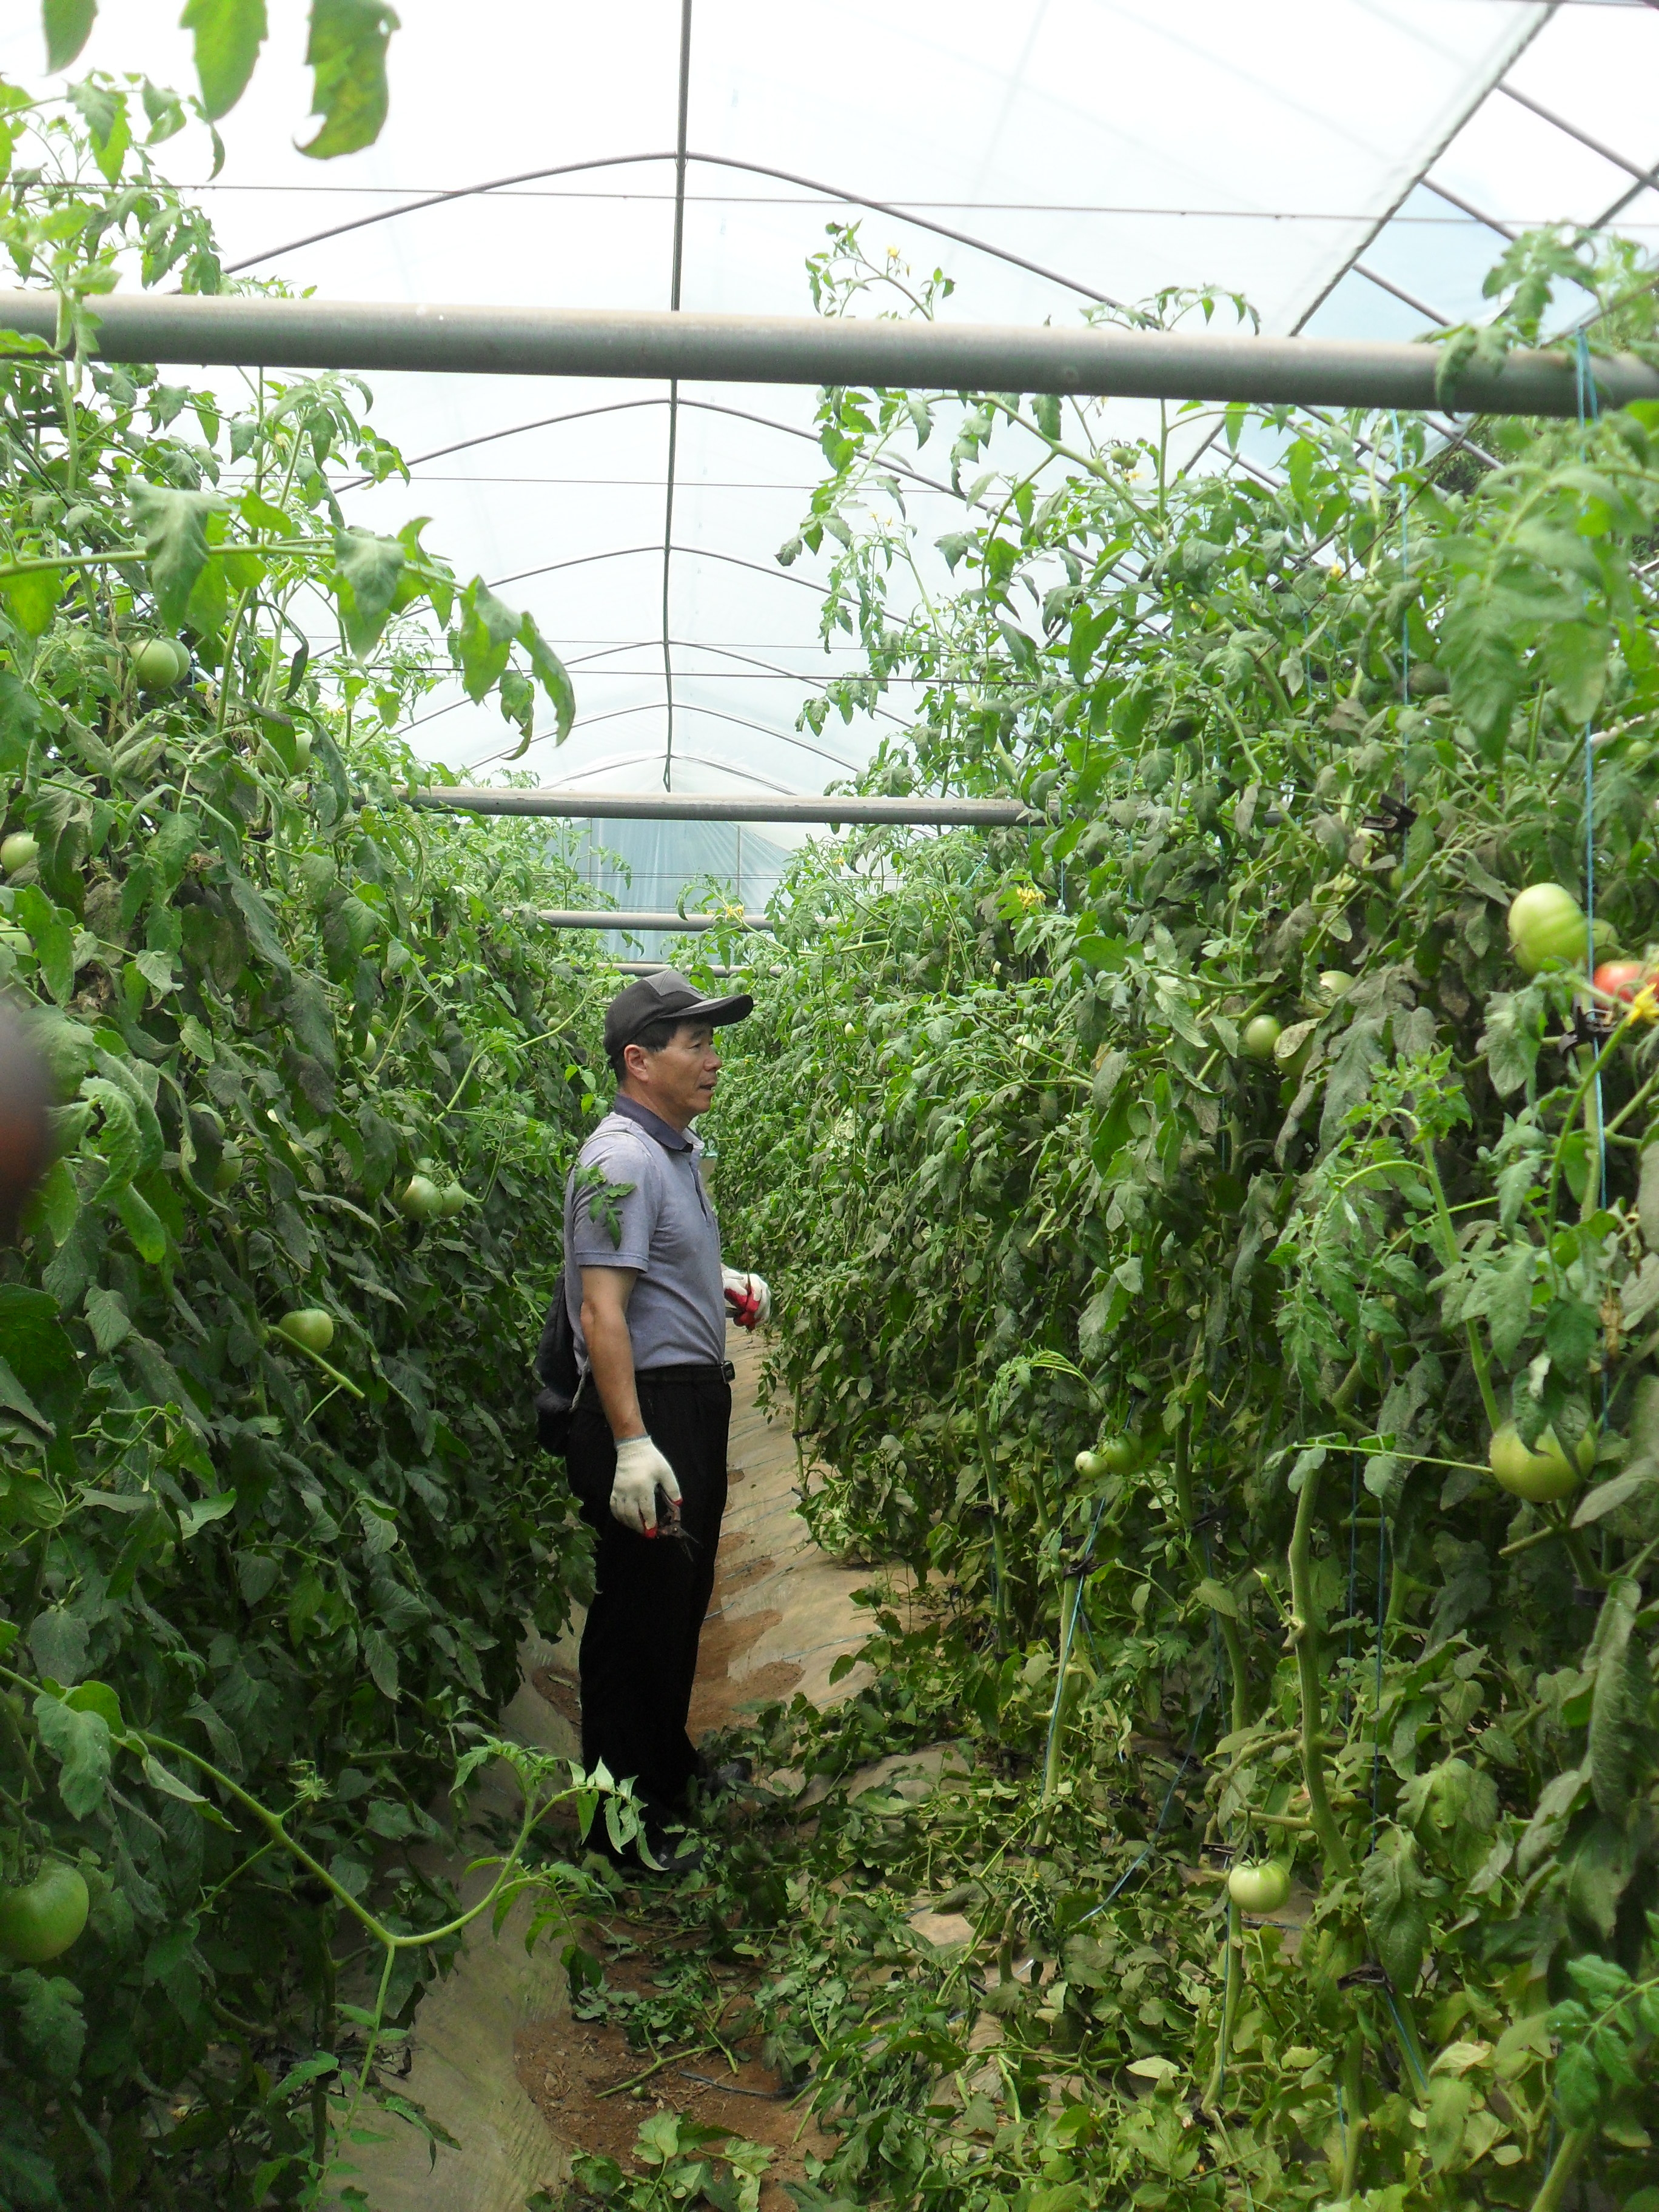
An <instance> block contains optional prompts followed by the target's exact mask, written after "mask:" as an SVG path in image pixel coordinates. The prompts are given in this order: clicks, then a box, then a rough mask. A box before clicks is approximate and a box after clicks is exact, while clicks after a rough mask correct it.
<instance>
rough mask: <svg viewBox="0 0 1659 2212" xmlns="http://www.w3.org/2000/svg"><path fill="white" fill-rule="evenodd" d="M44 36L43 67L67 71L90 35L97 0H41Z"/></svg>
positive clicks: (95, 18) (94, 20) (96, 18)
mask: <svg viewBox="0 0 1659 2212" xmlns="http://www.w3.org/2000/svg"><path fill="white" fill-rule="evenodd" d="M40 14H41V17H42V20H43V23H44V27H45V29H46V67H47V68H48V69H49V70H64V69H67V68H68V67H69V65H70V63H71V62H72V61H73V60H74V59H75V58H76V55H77V54H78V53H79V52H80V51H81V49H82V46H85V44H86V43H87V40H88V39H89V38H90V37H91V36H92V27H93V25H94V23H95V22H96V21H97V20H98V0H41V7H40Z"/></svg>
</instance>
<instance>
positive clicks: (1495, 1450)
mask: <svg viewBox="0 0 1659 2212" xmlns="http://www.w3.org/2000/svg"><path fill="white" fill-rule="evenodd" d="M1594 1458H1595V1437H1594V1435H1593V1434H1592V1433H1591V1431H1589V1430H1588V1429H1586V1430H1585V1431H1584V1433H1583V1437H1581V1438H1580V1440H1579V1444H1578V1451H1577V1464H1576V1465H1575V1464H1574V1462H1573V1461H1572V1460H1571V1459H1570V1458H1569V1457H1568V1455H1567V1454H1566V1452H1565V1449H1563V1447H1562V1443H1561V1440H1560V1438H1559V1437H1558V1436H1557V1435H1556V1433H1555V1431H1554V1430H1553V1429H1546V1430H1545V1431H1544V1433H1543V1435H1542V1436H1541V1437H1539V1439H1538V1443H1537V1446H1536V1448H1535V1449H1533V1450H1531V1451H1528V1449H1527V1447H1526V1445H1525V1444H1523V1443H1522V1441H1521V1433H1520V1431H1519V1430H1518V1429H1517V1428H1516V1425H1515V1424H1514V1422H1513V1421H1505V1422H1504V1425H1503V1427H1502V1428H1501V1429H1499V1430H1498V1432H1497V1434H1496V1435H1495V1436H1494V1437H1493V1438H1492V1449H1491V1451H1490V1453H1489V1454H1488V1455H1487V1460H1488V1464H1489V1465H1490V1467H1491V1468H1492V1480H1494V1481H1495V1482H1496V1483H1497V1485H1498V1488H1499V1489H1500V1490H1507V1491H1508V1492H1509V1493H1510V1497H1511V1498H1529V1499H1530V1500H1531V1501H1532V1503H1533V1504H1542V1503H1544V1502H1545V1501H1547V1500H1548V1499H1551V1498H1571V1495H1572V1493H1573V1492H1574V1491H1575V1490H1577V1487H1578V1485H1579V1481H1580V1479H1581V1478H1582V1477H1583V1475H1584V1474H1586V1473H1587V1472H1588V1470H1589V1464H1590V1462H1591V1461H1592V1460H1593V1459H1594Z"/></svg>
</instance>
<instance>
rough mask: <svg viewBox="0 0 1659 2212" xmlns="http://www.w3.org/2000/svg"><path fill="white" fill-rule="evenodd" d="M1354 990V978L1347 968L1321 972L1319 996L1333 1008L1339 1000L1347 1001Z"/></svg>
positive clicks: (1329, 969)
mask: <svg viewBox="0 0 1659 2212" xmlns="http://www.w3.org/2000/svg"><path fill="white" fill-rule="evenodd" d="M1352 988H1353V977H1352V975H1349V973H1348V971H1347V969H1346V968H1326V969H1322V970H1321V971H1320V977H1319V995H1320V997H1321V998H1322V999H1325V1000H1329V1002H1330V1003H1331V1004H1332V1005H1333V1006H1334V1005H1335V1003H1336V1001H1337V1000H1339V999H1346V997H1347V995H1348V994H1349V992H1350V991H1352Z"/></svg>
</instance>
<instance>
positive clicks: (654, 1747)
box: [566, 1368, 732, 1811]
mask: <svg viewBox="0 0 1659 2212" xmlns="http://www.w3.org/2000/svg"><path fill="white" fill-rule="evenodd" d="M686 1376H687V1370H679V1373H678V1375H675V1374H673V1373H672V1372H670V1374H669V1375H667V1376H661V1375H653V1374H652V1372H651V1371H650V1370H649V1369H647V1370H643V1371H642V1372H641V1374H640V1375H639V1376H637V1377H636V1380H637V1382H638V1384H639V1393H640V1411H641V1413H642V1414H643V1415H644V1416H645V1425H646V1426H647V1429H648V1430H649V1431H651V1437H652V1441H653V1443H655V1445H656V1447H657V1449H658V1450H659V1451H660V1452H661V1453H662V1455H663V1456H664V1457H665V1459H666V1460H667V1462H668V1463H669V1465H670V1466H671V1468H673V1470H674V1473H675V1474H676V1475H677V1476H678V1479H679V1486H680V1526H681V1528H683V1529H684V1534H685V1537H686V1539H689V1541H681V1540H680V1539H678V1538H676V1537H673V1536H671V1535H668V1534H658V1535H655V1536H638V1535H635V1533H634V1531H633V1530H632V1529H631V1528H623V1525H622V1523H621V1522H619V1521H617V1520H616V1519H615V1518H613V1516H612V1515H611V1482H612V1480H613V1479H614V1477H615V1475H616V1472H617V1448H616V1445H615V1444H614V1443H612V1442H611V1428H610V1424H609V1423H608V1422H607V1421H606V1419H605V1413H604V1411H603V1409H602V1408H601V1407H600V1405H599V1393H598V1392H597V1391H596V1390H594V1389H593V1388H592V1383H589V1385H588V1387H587V1388H586V1389H584V1390H583V1392H582V1395H581V1396H580V1399H579V1400H578V1401H577V1405H576V1411H575V1415H574V1419H573V1421H572V1424H571V1431H570V1446H569V1450H568V1455H567V1461H566V1464H567V1466H568V1470H569V1475H570V1486H571V1488H572V1489H573V1490H574V1492H575V1493H576V1496H577V1498H578V1499H579V1500H580V1504H581V1509H582V1517H583V1519H584V1520H585V1521H586V1522H587V1524H588V1526H589V1527H590V1528H592V1530H593V1531H594V1533H595V1534H596V1535H597V1536H598V1538H599V1553H598V1557H597V1559H596V1560H595V1563H594V1565H595V1574H594V1583H595V1587H594V1591H593V1601H592V1604H591V1605H590V1606H589V1607H588V1609H587V1626H586V1628H585V1629H584V1630H583V1631H582V1646H581V1662H580V1671H581V1694H582V1764H583V1765H585V1766H586V1767H588V1768H590V1769H592V1767H594V1766H596V1765H598V1764H599V1761H600V1760H601V1759H603V1760H604V1761H605V1765H606V1766H607V1767H608V1768H609V1769H610V1771H611V1774H612V1776H613V1777H614V1778H616V1779H617V1781H619V1782H620V1781H623V1780H625V1779H627V1778H630V1777H631V1778H632V1779H633V1781H634V1784H635V1789H636V1790H637V1791H638V1793H639V1795H640V1796H641V1798H643V1799H644V1800H645V1801H646V1802H647V1804H650V1805H653V1806H655V1807H656V1808H659V1809H660V1810H663V1811H667V1810H670V1809H671V1808H673V1807H674V1806H676V1805H678V1803H680V1802H681V1801H682V1799H683V1797H684V1792H685V1785H686V1784H687V1783H688V1782H689V1781H690V1778H691V1777H692V1776H693V1775H694V1774H695V1773H696V1771H698V1760H697V1754H696V1750H695V1749H694V1747H693V1746H692V1743H691V1739H690V1736H689V1735H687V1734H686V1732H685V1723H686V1717H687V1715H688V1714H689V1712H690V1709H691V1685H692V1682H693V1680H694V1678H695V1677H696V1671H697V1638H698V1637H699V1636H700V1635H701V1634H702V1624H703V1616H704V1615H705V1614H706V1613H707V1612H708V1600H709V1595H710V1594H711V1592H712V1591H713V1589H714V1554H715V1553H716V1551H717V1550H718V1548H719V1546H720V1516H721V1515H722V1514H723V1513H724V1512H725V1510H726V1435H727V1431H729V1429H730V1427H731V1425H732V1386H731V1384H730V1383H727V1382H726V1380H725V1378H724V1377H723V1376H721V1374H720V1370H719V1369H718V1368H710V1369H708V1370H696V1378H697V1379H695V1380H691V1379H683V1378H685V1377H686Z"/></svg>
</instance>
